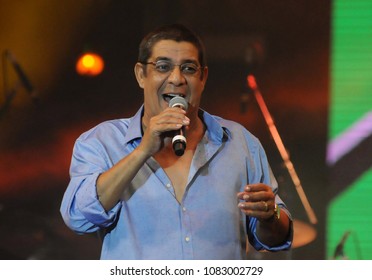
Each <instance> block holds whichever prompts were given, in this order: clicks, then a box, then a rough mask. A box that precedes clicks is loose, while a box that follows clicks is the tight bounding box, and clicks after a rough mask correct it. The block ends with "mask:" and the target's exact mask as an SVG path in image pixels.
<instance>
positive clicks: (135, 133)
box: [124, 105, 144, 144]
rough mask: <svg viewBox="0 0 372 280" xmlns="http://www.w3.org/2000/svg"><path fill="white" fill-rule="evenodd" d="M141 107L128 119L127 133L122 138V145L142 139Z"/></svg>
mask: <svg viewBox="0 0 372 280" xmlns="http://www.w3.org/2000/svg"><path fill="white" fill-rule="evenodd" d="M143 107H144V106H143V105H142V106H141V108H139V110H138V111H137V113H136V114H135V115H134V116H133V117H132V118H131V119H130V121H129V125H128V130H127V133H126V135H125V137H124V143H126V144H127V143H129V142H132V141H134V140H136V139H140V138H142V116H143Z"/></svg>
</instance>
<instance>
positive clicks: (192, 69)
mask: <svg viewBox="0 0 372 280" xmlns="http://www.w3.org/2000/svg"><path fill="white" fill-rule="evenodd" d="M142 64H151V65H154V67H155V70H156V71H157V72H159V73H162V74H167V73H170V72H172V71H173V70H174V67H176V66H178V67H180V70H181V72H182V74H184V75H189V76H191V75H195V74H196V72H198V71H199V69H200V68H202V67H200V66H198V65H196V64H195V63H192V62H185V63H182V64H174V63H172V62H170V61H167V60H158V61H156V62H153V61H148V62H143V63H142Z"/></svg>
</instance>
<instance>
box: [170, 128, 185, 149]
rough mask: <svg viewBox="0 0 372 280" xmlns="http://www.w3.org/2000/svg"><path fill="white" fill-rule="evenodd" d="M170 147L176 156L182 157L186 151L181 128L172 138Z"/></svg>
mask: <svg viewBox="0 0 372 280" xmlns="http://www.w3.org/2000/svg"><path fill="white" fill-rule="evenodd" d="M172 145H173V150H174V153H175V154H176V155H177V156H182V155H183V154H184V152H185V149H186V137H185V136H184V133H183V128H181V129H180V130H179V132H178V133H177V134H176V135H175V136H174V137H173V139H172Z"/></svg>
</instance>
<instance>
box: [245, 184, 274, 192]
mask: <svg viewBox="0 0 372 280" xmlns="http://www.w3.org/2000/svg"><path fill="white" fill-rule="evenodd" d="M268 189H271V188H270V187H269V186H268V185H265V184H263V183H257V184H249V185H247V186H245V188H244V191H246V192H259V191H265V190H268Z"/></svg>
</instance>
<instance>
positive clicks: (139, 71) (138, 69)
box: [134, 62, 146, 88]
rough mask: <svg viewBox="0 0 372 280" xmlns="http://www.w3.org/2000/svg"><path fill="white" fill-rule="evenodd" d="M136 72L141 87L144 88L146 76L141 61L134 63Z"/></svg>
mask: <svg viewBox="0 0 372 280" xmlns="http://www.w3.org/2000/svg"><path fill="white" fill-rule="evenodd" d="M134 74H135V75H136V79H137V82H138V85H139V86H140V88H144V79H145V78H146V75H145V72H144V69H143V65H142V64H141V63H139V62H137V63H136V65H134Z"/></svg>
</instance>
